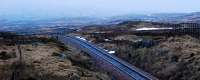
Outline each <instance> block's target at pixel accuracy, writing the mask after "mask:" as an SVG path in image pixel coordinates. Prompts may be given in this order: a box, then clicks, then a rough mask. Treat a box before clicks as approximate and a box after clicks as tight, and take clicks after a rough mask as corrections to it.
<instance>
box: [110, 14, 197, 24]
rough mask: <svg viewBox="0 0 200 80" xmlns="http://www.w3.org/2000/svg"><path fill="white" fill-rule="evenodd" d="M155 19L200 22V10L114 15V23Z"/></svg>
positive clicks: (168, 21) (159, 20)
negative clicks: (193, 11) (192, 11)
mask: <svg viewBox="0 0 200 80" xmlns="http://www.w3.org/2000/svg"><path fill="white" fill-rule="evenodd" d="M128 20H131V21H135V20H137V21H153V22H167V23H183V22H184V23H200V12H195V13H159V14H148V15H134V14H133V15H131V14H129V15H123V16H115V17H112V19H111V22H112V23H114V22H115V23H120V22H123V21H128Z"/></svg>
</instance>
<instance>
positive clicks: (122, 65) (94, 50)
mask: <svg viewBox="0 0 200 80" xmlns="http://www.w3.org/2000/svg"><path fill="white" fill-rule="evenodd" d="M57 38H58V40H59V41H61V42H62V43H64V44H68V43H71V44H74V45H76V46H79V47H80V48H81V49H82V50H83V51H86V52H87V53H88V54H89V55H91V56H94V55H95V56H98V57H100V58H101V59H103V60H104V61H106V62H108V63H110V64H111V65H112V68H115V69H117V70H119V71H120V72H121V73H122V74H124V75H126V77H128V78H126V79H130V80H158V79H157V78H155V77H153V76H152V75H150V74H148V73H146V72H144V71H142V70H140V69H138V68H136V67H135V66H131V65H130V64H128V63H126V62H125V61H122V60H121V59H119V58H117V57H115V56H114V55H111V54H108V53H107V52H106V51H105V50H104V49H102V48H99V47H97V46H96V45H94V44H91V43H89V42H87V41H84V40H81V39H78V38H76V37H74V36H58V37H57ZM118 77H120V76H118Z"/></svg>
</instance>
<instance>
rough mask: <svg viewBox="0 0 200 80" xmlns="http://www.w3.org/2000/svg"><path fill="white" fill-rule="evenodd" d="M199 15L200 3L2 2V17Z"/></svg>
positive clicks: (118, 0) (168, 0) (184, 0)
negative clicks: (188, 13) (190, 13)
mask: <svg viewBox="0 0 200 80" xmlns="http://www.w3.org/2000/svg"><path fill="white" fill-rule="evenodd" d="M198 11H199V12H200V0H0V15H1V16H2V15H3V16H21V17H22V16H29V17H32V16H41V17H44V16H45V17H56V16H57V17H58V16H59V17H62V16H93V17H104V16H116V15H123V14H140V13H142V14H149V13H182V12H198Z"/></svg>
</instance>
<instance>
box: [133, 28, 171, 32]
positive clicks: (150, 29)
mask: <svg viewBox="0 0 200 80" xmlns="http://www.w3.org/2000/svg"><path fill="white" fill-rule="evenodd" d="M165 29H173V28H139V29H136V30H137V31H141V30H165Z"/></svg>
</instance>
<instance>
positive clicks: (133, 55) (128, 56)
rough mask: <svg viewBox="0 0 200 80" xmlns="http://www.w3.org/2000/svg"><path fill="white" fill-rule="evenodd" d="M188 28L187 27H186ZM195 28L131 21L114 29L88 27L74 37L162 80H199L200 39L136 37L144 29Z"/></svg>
mask: <svg viewBox="0 0 200 80" xmlns="http://www.w3.org/2000/svg"><path fill="white" fill-rule="evenodd" d="M184 24H185V25H184ZM185 26H187V27H192V26H191V25H190V24H188V23H181V24H169V23H167V24H166V23H157V22H142V21H139V22H138V21H136V22H135V21H129V22H123V23H121V24H118V25H114V26H111V27H95V26H93V27H89V28H88V27H85V28H83V29H82V31H79V32H76V33H74V34H76V35H79V36H82V37H85V38H86V39H87V40H88V41H91V42H93V43H95V44H97V45H98V46H100V47H103V48H104V49H105V50H108V51H115V53H112V54H114V55H116V56H118V57H120V58H121V59H123V60H125V61H127V62H129V63H131V64H133V65H135V66H137V67H138V68H140V69H142V70H144V71H146V72H149V73H150V74H152V75H154V76H156V77H158V78H159V79H161V80H198V79H199V78H200V76H199V74H200V72H199V66H200V64H199V63H200V61H199V56H200V54H199V52H200V50H199V49H200V39H199V37H194V35H198V34H192V35H187V34H182V35H173V34H171V35H167V36H165V35H156V36H155V35H143V36H140V35H136V34H134V33H133V32H134V30H135V29H137V28H142V27H150V28H151V27H158V28H161V27H175V28H176V27H185Z"/></svg>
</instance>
